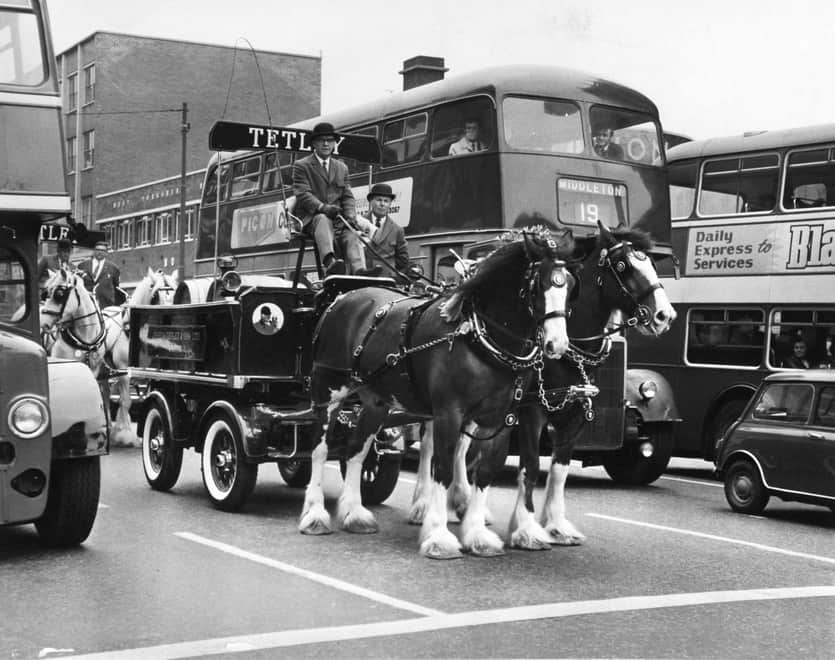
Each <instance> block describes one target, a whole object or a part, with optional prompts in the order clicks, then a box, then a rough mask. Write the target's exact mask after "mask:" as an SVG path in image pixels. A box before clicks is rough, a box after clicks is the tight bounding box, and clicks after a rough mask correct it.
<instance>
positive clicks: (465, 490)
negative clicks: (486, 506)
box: [447, 482, 472, 520]
mask: <svg viewBox="0 0 835 660" xmlns="http://www.w3.org/2000/svg"><path fill="white" fill-rule="evenodd" d="M471 495H472V487H471V486H470V484H468V483H464V484H460V483H454V482H453V484H452V486H451V487H450V489H449V495H448V496H447V503H448V504H447V505H448V506H449V508H450V509H452V510H453V511H455V515H457V516H458V520H464V516H465V515H466V513H467V507H468V506H469V505H470V497H471Z"/></svg>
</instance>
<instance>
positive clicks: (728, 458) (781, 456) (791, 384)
mask: <svg viewBox="0 0 835 660" xmlns="http://www.w3.org/2000/svg"><path fill="white" fill-rule="evenodd" d="M716 468H717V476H718V477H719V478H720V479H722V480H723V481H724V483H725V498H726V499H727V500H728V504H730V506H731V508H732V509H733V510H734V511H738V512H740V513H748V514H758V513H760V512H762V510H763V509H765V507H766V504H768V500H769V498H770V497H771V496H775V497H779V498H780V499H782V500H785V501H797V502H805V503H807V504H816V505H820V506H828V507H829V508H831V509H832V511H833V512H835V370H832V369H811V370H807V371H788V372H781V373H775V374H772V375H770V376H767V377H766V378H765V379H764V380H763V382H762V384H761V385H760V388H759V390H757V393H756V394H755V395H754V397H753V398H752V399H751V402H750V403H749V404H748V406H747V408H746V409H745V411H744V412H743V413H742V415H741V416H740V417H739V419H737V420H736V422H734V423H733V424H732V425H731V426H730V427H729V429H728V431H727V432H726V433H725V434H724V436H723V437H722V439H721V440H720V441H719V442H718V444H717V447H716Z"/></svg>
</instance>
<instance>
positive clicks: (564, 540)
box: [545, 528, 586, 545]
mask: <svg viewBox="0 0 835 660" xmlns="http://www.w3.org/2000/svg"><path fill="white" fill-rule="evenodd" d="M545 531H547V532H548V535H549V536H550V537H551V541H550V542H551V545H583V542H584V541H585V540H586V537H585V535H584V534H581V533H580V532H577V531H576V530H575V531H574V532H573V533H563V532H561V531H560V530H558V529H555V528H550V529H546V530H545Z"/></svg>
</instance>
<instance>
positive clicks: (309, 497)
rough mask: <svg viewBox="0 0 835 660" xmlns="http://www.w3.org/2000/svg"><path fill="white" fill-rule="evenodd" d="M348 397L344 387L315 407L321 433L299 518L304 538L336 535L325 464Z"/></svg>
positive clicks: (313, 453) (300, 529)
mask: <svg viewBox="0 0 835 660" xmlns="http://www.w3.org/2000/svg"><path fill="white" fill-rule="evenodd" d="M314 391H315V390H314ZM346 396H348V388H347V387H346V386H342V387H340V388H339V389H337V390H331V391H330V400H329V401H328V403H326V404H325V403H319V404H318V405H317V404H316V403H314V406H315V408H316V412H317V417H318V418H319V422H320V423H319V429H320V431H319V433H320V434H321V435H320V436H319V442H318V443H317V444H316V446H315V447H314V449H313V452H312V454H311V456H310V463H311V465H310V481H309V482H308V484H307V489H306V490H305V492H304V504H303V505H302V514H301V517H300V518H299V531H300V532H301V533H302V534H311V535H319V534H330V533H331V532H332V531H333V528H332V527H331V517H330V514H329V513H328V511H327V509H326V508H325V493H324V491H323V490H322V480H323V479H324V477H325V462H326V461H327V460H328V443H327V438H328V429H329V428H330V426H332V425H333V422H334V420H335V419H336V415H337V413H338V412H339V409H340V407H341V406H342V401H343V399H344V398H345V397H346ZM315 400H316V399H314V401H315Z"/></svg>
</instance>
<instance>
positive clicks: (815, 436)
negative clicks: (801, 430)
mask: <svg viewBox="0 0 835 660" xmlns="http://www.w3.org/2000/svg"><path fill="white" fill-rule="evenodd" d="M806 436H807V437H809V438H812V440H823V439H824V436H823V433H814V432H812V431H807V432H806Z"/></svg>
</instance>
